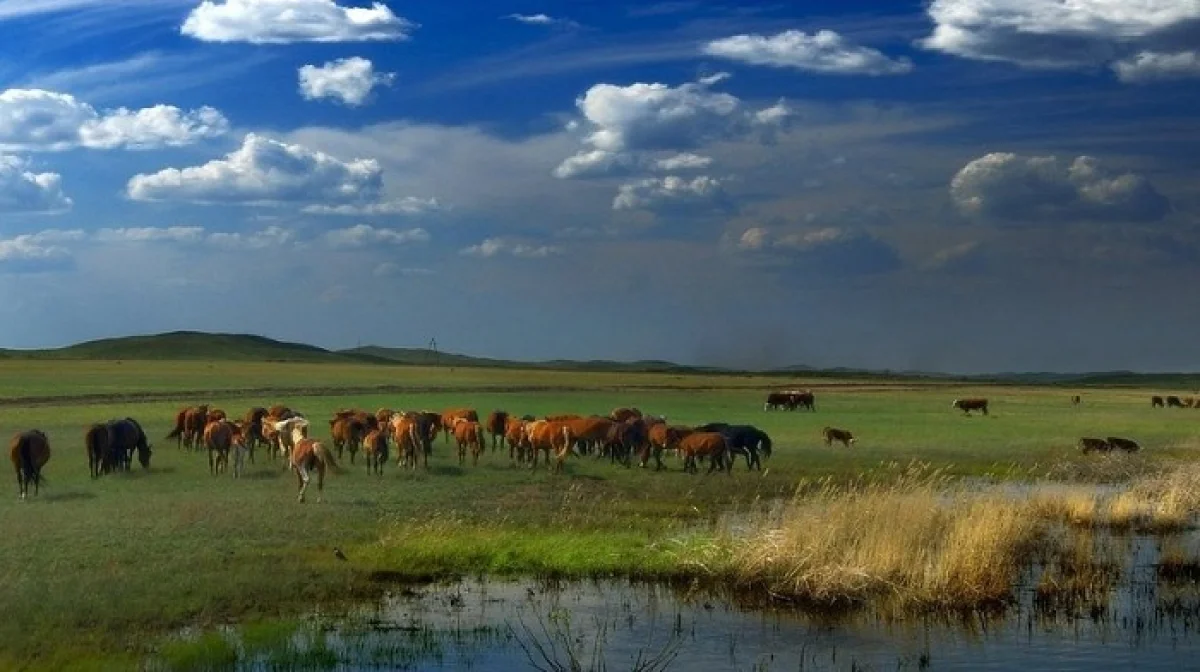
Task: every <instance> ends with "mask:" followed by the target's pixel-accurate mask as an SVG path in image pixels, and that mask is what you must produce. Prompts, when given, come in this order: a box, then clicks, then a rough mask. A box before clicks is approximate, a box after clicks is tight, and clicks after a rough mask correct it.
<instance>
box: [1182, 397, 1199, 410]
mask: <svg viewBox="0 0 1200 672" xmlns="http://www.w3.org/2000/svg"><path fill="white" fill-rule="evenodd" d="M1195 405H1196V399H1195V398H1194V397H1184V398H1183V407H1184V408H1192V407H1194V406H1195Z"/></svg>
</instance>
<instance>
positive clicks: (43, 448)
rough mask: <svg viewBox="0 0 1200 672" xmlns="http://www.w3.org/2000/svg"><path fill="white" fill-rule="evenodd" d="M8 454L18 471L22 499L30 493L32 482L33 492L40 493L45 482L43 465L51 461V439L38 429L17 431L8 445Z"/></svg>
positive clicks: (18, 484)
mask: <svg viewBox="0 0 1200 672" xmlns="http://www.w3.org/2000/svg"><path fill="white" fill-rule="evenodd" d="M8 456H9V457H10V458H11V459H12V464H13V469H15V470H16V472H17V491H18V492H19V493H20V494H21V499H25V496H26V495H28V494H29V484H30V483H32V484H33V494H34V495H36V494H38V491H39V490H40V489H41V485H42V483H43V482H45V479H44V478H42V467H44V466H46V462H49V461H50V440H49V439H47V438H46V435H45V434H44V433H42V431H41V430H37V429H31V430H29V431H27V432H17V433H16V434H14V435H13V438H12V442H11V443H9V445H8Z"/></svg>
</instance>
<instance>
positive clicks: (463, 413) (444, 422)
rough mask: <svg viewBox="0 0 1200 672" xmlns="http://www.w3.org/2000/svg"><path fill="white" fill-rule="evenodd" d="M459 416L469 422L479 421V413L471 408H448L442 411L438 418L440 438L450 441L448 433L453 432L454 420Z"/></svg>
mask: <svg viewBox="0 0 1200 672" xmlns="http://www.w3.org/2000/svg"><path fill="white" fill-rule="evenodd" d="M459 418H462V419H463V420H469V421H471V422H479V413H476V412H475V409H472V408H449V409H446V410H444V411H442V415H441V416H440V418H439V422H440V423H441V428H442V439H443V440H444V441H445V442H449V441H450V435H451V434H453V433H454V424H455V421H456V420H458V419H459Z"/></svg>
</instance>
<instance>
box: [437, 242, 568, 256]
mask: <svg viewBox="0 0 1200 672" xmlns="http://www.w3.org/2000/svg"><path fill="white" fill-rule="evenodd" d="M562 252H563V249H562V248H561V247H558V246H556V245H536V244H530V243H522V242H519V241H513V240H508V239H505V238H488V239H486V240H484V241H483V242H481V243H479V244H478V245H472V246H470V247H464V248H463V249H462V250H460V251H459V253H460V254H463V255H465V256H468V257H482V258H484V259H488V258H491V257H497V256H509V257H519V258H522V259H543V258H545V257H550V256H554V255H558V254H562Z"/></svg>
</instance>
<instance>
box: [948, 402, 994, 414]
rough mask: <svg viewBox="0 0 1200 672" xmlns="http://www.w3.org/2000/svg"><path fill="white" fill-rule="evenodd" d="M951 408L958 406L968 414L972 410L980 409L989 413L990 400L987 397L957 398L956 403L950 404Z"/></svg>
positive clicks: (984, 412)
mask: <svg viewBox="0 0 1200 672" xmlns="http://www.w3.org/2000/svg"><path fill="white" fill-rule="evenodd" d="M950 408H957V409H959V410H961V411H962V412H963V413H964V414H966V415H970V414H971V411H980V412H981V413H983V414H984V415H987V414H988V401H987V399H955V400H954V403H952V404H950Z"/></svg>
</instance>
